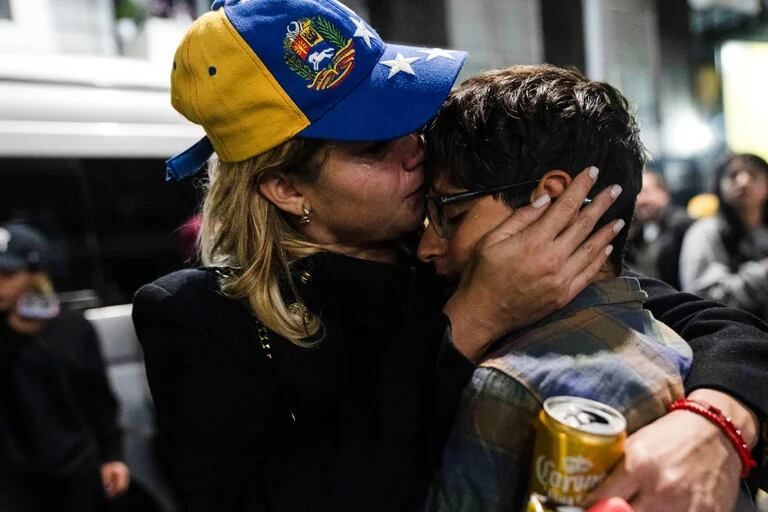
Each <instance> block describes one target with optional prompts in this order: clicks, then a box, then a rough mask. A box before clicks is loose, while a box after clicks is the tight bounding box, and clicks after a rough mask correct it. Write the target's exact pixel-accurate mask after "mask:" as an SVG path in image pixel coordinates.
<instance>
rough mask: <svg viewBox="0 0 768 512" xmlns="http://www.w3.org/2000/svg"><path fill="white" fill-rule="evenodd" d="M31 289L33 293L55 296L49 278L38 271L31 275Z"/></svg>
mask: <svg viewBox="0 0 768 512" xmlns="http://www.w3.org/2000/svg"><path fill="white" fill-rule="evenodd" d="M32 289H33V290H34V291H35V293H39V294H41V295H46V296H51V295H56V290H55V289H54V288H53V281H51V278H50V277H49V276H48V274H46V273H45V272H41V271H38V272H34V273H33V277H32Z"/></svg>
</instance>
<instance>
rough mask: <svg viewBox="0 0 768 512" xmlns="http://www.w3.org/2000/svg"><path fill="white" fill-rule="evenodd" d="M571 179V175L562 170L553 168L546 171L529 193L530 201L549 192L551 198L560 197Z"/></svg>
mask: <svg viewBox="0 0 768 512" xmlns="http://www.w3.org/2000/svg"><path fill="white" fill-rule="evenodd" d="M572 181H573V178H572V177H571V175H570V174H568V173H567V172H565V171H563V170H560V169H553V170H551V171H548V172H547V173H546V174H545V175H544V176H542V177H541V179H540V180H539V184H538V185H536V188H535V189H534V190H533V193H531V202H533V201H535V200H536V199H537V198H539V197H541V196H543V195H544V194H549V197H551V198H552V199H555V198H556V197H560V196H561V195H562V193H563V192H564V191H565V189H566V188H568V185H570V184H571V182H572Z"/></svg>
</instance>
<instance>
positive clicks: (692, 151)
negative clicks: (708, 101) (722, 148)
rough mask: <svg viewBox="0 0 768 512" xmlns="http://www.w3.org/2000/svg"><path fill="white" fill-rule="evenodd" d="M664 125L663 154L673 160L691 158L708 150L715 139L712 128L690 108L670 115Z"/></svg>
mask: <svg viewBox="0 0 768 512" xmlns="http://www.w3.org/2000/svg"><path fill="white" fill-rule="evenodd" d="M668 119H669V120H668V121H667V122H666V123H665V125H664V133H665V137H664V147H665V153H666V155H667V156H669V157H673V158H691V157H693V156H696V155H698V154H701V153H704V152H706V151H707V150H709V149H710V148H711V147H712V146H713V145H714V143H715V141H716V137H715V133H714V130H713V129H712V126H711V125H710V124H709V123H707V122H706V121H704V120H703V119H702V118H701V117H700V116H699V115H698V114H697V113H696V112H695V111H694V110H693V109H692V108H685V109H681V110H680V111H679V112H678V113H677V114H675V115H670V116H669V117H668Z"/></svg>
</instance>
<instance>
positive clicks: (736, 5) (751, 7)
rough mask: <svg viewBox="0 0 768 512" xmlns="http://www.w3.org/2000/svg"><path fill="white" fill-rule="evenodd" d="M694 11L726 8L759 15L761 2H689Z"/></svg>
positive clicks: (692, 0) (756, 0) (744, 0)
mask: <svg viewBox="0 0 768 512" xmlns="http://www.w3.org/2000/svg"><path fill="white" fill-rule="evenodd" d="M688 4H689V5H690V6H691V7H692V8H694V9H700V10H701V9H714V8H718V7H720V8H726V9H732V10H734V11H738V12H743V13H745V14H757V13H758V11H760V0H688Z"/></svg>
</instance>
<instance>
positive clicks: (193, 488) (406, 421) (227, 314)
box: [134, 254, 768, 512]
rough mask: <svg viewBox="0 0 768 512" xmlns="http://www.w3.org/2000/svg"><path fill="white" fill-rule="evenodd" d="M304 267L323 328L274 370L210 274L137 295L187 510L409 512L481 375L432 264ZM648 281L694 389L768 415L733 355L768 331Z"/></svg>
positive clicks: (764, 397)
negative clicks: (470, 383)
mask: <svg viewBox="0 0 768 512" xmlns="http://www.w3.org/2000/svg"><path fill="white" fill-rule="evenodd" d="M304 270H307V271H308V272H309V273H310V275H311V276H312V277H311V280H310V281H309V283H308V284H305V285H302V288H301V290H300V293H301V295H302V296H303V297H304V299H305V300H306V302H307V304H308V305H309V307H310V309H312V310H313V311H322V314H323V316H322V318H323V321H324V323H325V325H326V328H327V336H326V339H325V340H324V341H323V343H322V344H320V345H319V346H318V348H316V349H311V350H307V349H299V348H297V347H295V346H294V345H292V344H290V343H289V342H287V341H285V340H283V339H280V338H278V337H276V336H275V335H274V334H271V340H270V341H271V347H272V352H273V355H274V359H273V364H274V366H270V362H269V360H268V359H267V358H266V357H265V355H264V352H263V350H262V349H261V345H260V343H259V341H258V333H257V330H256V326H255V324H254V322H253V321H252V319H251V318H250V315H249V314H248V313H247V311H246V309H245V308H244V307H243V306H242V305H240V304H238V303H236V302H234V301H232V300H229V299H227V298H225V297H223V296H222V295H221V294H220V292H219V291H218V285H217V278H216V276H215V274H214V273H213V272H210V271H204V270H187V271H181V272H177V273H174V274H171V275H169V276H166V277H164V278H161V279H160V280H158V281H156V282H155V283H153V284H150V285H147V286H145V287H143V288H142V289H141V290H139V292H138V293H137V295H136V299H135V303H134V321H135V324H136V328H137V332H138V334H139V338H140V340H141V343H142V345H143V347H144V350H145V357H146V363H147V372H148V378H149V382H150V387H151V389H152V393H153V397H154V399H155V402H156V406H157V411H158V421H159V427H160V435H161V438H162V439H163V442H164V446H165V449H166V450H167V455H168V457H169V459H170V462H171V466H172V467H171V469H172V476H173V479H174V481H175V482H176V484H177V486H178V488H179V491H180V494H181V497H182V501H183V502H184V505H185V506H186V510H187V511H189V512H194V511H200V512H202V511H206V512H208V511H222V512H226V511H262V510H264V511H266V510H269V511H279V512H283V511H296V512H299V511H301V512H304V511H310V510H314V511H352V510H354V511H359V510H367V511H377V510H382V511H383V510H389V511H407V510H413V509H415V508H416V507H417V506H418V503H419V502H420V500H421V499H422V497H423V493H424V492H425V490H426V487H427V485H428V480H429V478H430V475H431V473H432V471H433V469H434V467H435V465H436V460H437V454H439V451H440V449H441V446H442V440H443V439H444V437H445V434H446V433H447V431H448V430H449V428H450V423H451V421H452V417H453V416H452V414H453V411H454V410H455V407H456V404H457V403H458V396H459V394H460V390H461V389H462V387H463V386H464V384H465V383H466V382H467V380H468V379H469V378H470V376H471V374H472V371H473V366H472V365H471V364H470V363H469V361H467V360H465V359H463V358H462V357H461V356H460V355H459V354H458V353H457V352H456V351H455V349H453V347H452V345H451V344H450V343H446V342H444V332H445V330H446V327H447V319H446V318H445V317H444V316H443V315H442V314H439V313H435V311H438V310H439V307H440V305H439V300H437V299H436V296H437V294H436V293H435V291H434V290H433V289H432V284H431V283H432V280H431V275H430V273H429V272H428V271H427V270H426V269H423V268H422V267H420V266H417V265H414V266H407V265H405V266H393V265H384V264H378V263H371V262H365V261H361V260H356V259H353V258H348V257H344V256H339V255H333V254H323V255H319V256H314V257H311V258H307V259H305V260H302V262H301V265H299V268H297V273H298V272H301V271H304ZM297 282H298V280H297ZM643 284H644V285H645V286H646V289H647V290H648V292H649V294H651V296H652V297H653V298H651V299H650V300H649V302H648V305H649V307H650V308H651V309H652V310H653V312H654V314H655V315H657V318H659V319H660V320H662V321H665V322H667V323H668V324H669V325H671V326H672V327H673V328H675V329H676V330H677V331H678V332H680V333H681V334H682V335H683V336H684V337H686V338H687V339H689V341H691V345H692V346H693V348H694V352H695V358H694V361H695V362H694V368H693V370H692V372H691V379H690V382H691V384H692V386H693V387H702V386H707V387H715V388H718V389H725V390H728V391H731V392H733V393H734V394H736V395H737V396H739V397H740V398H742V399H743V400H744V401H746V402H747V403H749V404H751V405H752V406H753V407H755V408H757V409H758V410H760V411H763V412H764V411H766V410H768V407H766V405H768V404H767V403H766V402H768V383H766V382H764V381H763V382H761V383H760V384H757V385H755V381H752V380H751V379H752V378H754V377H755V375H757V374H759V373H760V366H759V364H757V363H756V362H755V359H752V360H749V361H747V362H745V363H744V362H742V361H743V360H744V359H749V358H743V357H740V356H738V355H736V354H731V355H727V356H726V357H723V355H724V354H728V352H729V351H728V348H729V347H732V346H734V345H735V346H738V347H744V346H748V347H751V348H753V349H755V354H756V355H757V357H758V358H759V360H760V361H762V362H765V361H766V360H768V343H766V341H765V340H766V337H765V333H764V332H763V331H762V329H765V326H764V325H763V324H761V323H760V322H759V321H757V320H756V319H753V318H752V317H750V316H747V315H741V314H740V313H738V312H735V311H733V310H726V309H724V308H715V309H710V310H707V311H701V308H702V307H703V306H704V305H706V303H705V302H704V301H701V300H699V299H697V298H695V297H693V296H690V295H685V294H679V293H675V292H673V291H672V290H671V289H669V288H668V287H666V286H665V285H663V284H662V283H659V282H655V281H650V280H643ZM734 319H735V320H737V321H738V320H740V321H742V322H744V323H742V324H737V323H734V322H733V321H732V320H734ZM721 334H724V335H727V337H728V338H729V339H736V340H740V341H727V340H725V339H722V338H720V335H721ZM697 365H698V366H697ZM736 366H738V367H736ZM757 388H759V389H757ZM285 409H291V410H292V411H293V412H294V413H295V416H296V423H295V424H292V423H290V421H289V420H287V419H286V418H287V414H286V413H285Z"/></svg>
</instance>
